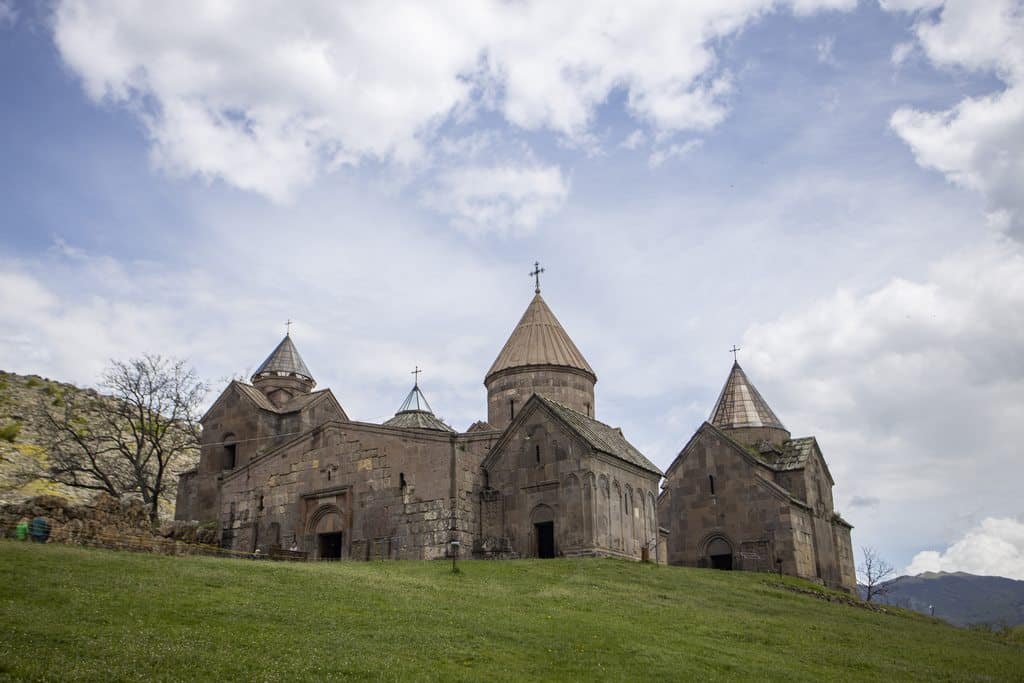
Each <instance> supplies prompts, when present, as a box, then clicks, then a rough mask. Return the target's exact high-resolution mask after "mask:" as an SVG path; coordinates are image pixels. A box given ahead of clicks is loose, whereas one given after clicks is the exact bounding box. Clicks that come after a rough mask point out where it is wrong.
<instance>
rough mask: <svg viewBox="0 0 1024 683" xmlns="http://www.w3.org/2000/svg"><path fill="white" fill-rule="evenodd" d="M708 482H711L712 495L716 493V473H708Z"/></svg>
mask: <svg viewBox="0 0 1024 683" xmlns="http://www.w3.org/2000/svg"><path fill="white" fill-rule="evenodd" d="M708 483H709V484H711V495H712V496H713V495H715V475H713V474H709V475H708Z"/></svg>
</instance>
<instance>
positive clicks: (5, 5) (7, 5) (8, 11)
mask: <svg viewBox="0 0 1024 683" xmlns="http://www.w3.org/2000/svg"><path fill="white" fill-rule="evenodd" d="M16 23H18V10H16V9H15V8H14V0H0V28H5V27H8V26H14V25H15V24H16Z"/></svg>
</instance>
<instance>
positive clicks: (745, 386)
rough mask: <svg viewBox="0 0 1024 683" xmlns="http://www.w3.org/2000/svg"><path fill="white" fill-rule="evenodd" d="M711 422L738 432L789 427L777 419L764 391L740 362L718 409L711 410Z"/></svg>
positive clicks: (729, 378) (728, 381) (720, 399)
mask: <svg viewBox="0 0 1024 683" xmlns="http://www.w3.org/2000/svg"><path fill="white" fill-rule="evenodd" d="M708 422H710V423H711V424H713V425H714V426H716V427H718V428H719V429H736V428H739V427H774V428H776V429H783V430H785V429H786V428H785V427H784V426H783V424H782V421H781V420H779V418H778V417H776V416H775V413H774V412H772V409H771V408H769V407H768V403H767V402H766V401H765V400H764V399H763V398H762V397H761V394H760V392H758V390H757V389H756V388H755V387H754V384H753V383H752V382H751V381H750V380H749V379H748V378H747V374H746V373H745V372H743V368H741V367H740V364H739V363H733V364H732V370H731V371H730V372H729V377H728V379H726V380H725V386H724V387H722V393H721V394H719V395H718V401H716V402H715V409H714V410H712V411H711V417H710V418H708Z"/></svg>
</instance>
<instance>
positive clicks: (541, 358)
mask: <svg viewBox="0 0 1024 683" xmlns="http://www.w3.org/2000/svg"><path fill="white" fill-rule="evenodd" d="M531 365H555V366H562V367H567V368H573V369H576V370H581V371H583V372H585V373H587V374H589V375H590V376H591V377H593V378H594V381H597V375H596V374H595V373H594V369H593V368H591V367H590V363H588V362H587V359H586V358H584V357H583V354H582V353H580V350H579V349H578V348H576V344H574V343H573V341H572V339H570V338H569V335H568V334H567V333H566V331H565V329H563V328H562V325H561V323H559V322H558V319H557V318H555V314H554V313H552V312H551V309H550V308H548V305H547V303H545V302H544V299H543V298H542V297H541V295H540V292H537V294H536V295H535V296H534V297H533V301H531V302H530V305H529V306H527V308H526V312H525V313H524V314H523V317H522V318H521V319H520V320H519V324H518V325H516V328H515V329H514V330H512V335H511V336H510V337H509V338H508V341H507V342H505V346H504V347H502V349H501V353H499V354H498V357H497V358H496V359H495V360H494V363H493V364H492V365H491V369H490V370H488V371H487V377H490V376H491V375H493V374H494V373H496V372H500V371H502V370H507V369H509V368H518V367H524V366H531Z"/></svg>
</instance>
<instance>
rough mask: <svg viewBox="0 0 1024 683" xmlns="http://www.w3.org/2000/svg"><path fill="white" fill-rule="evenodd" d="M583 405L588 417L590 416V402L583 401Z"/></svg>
mask: <svg viewBox="0 0 1024 683" xmlns="http://www.w3.org/2000/svg"><path fill="white" fill-rule="evenodd" d="M583 405H584V406H586V408H587V417H590V416H591V415H590V404H589V403H584V404H583Z"/></svg>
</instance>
